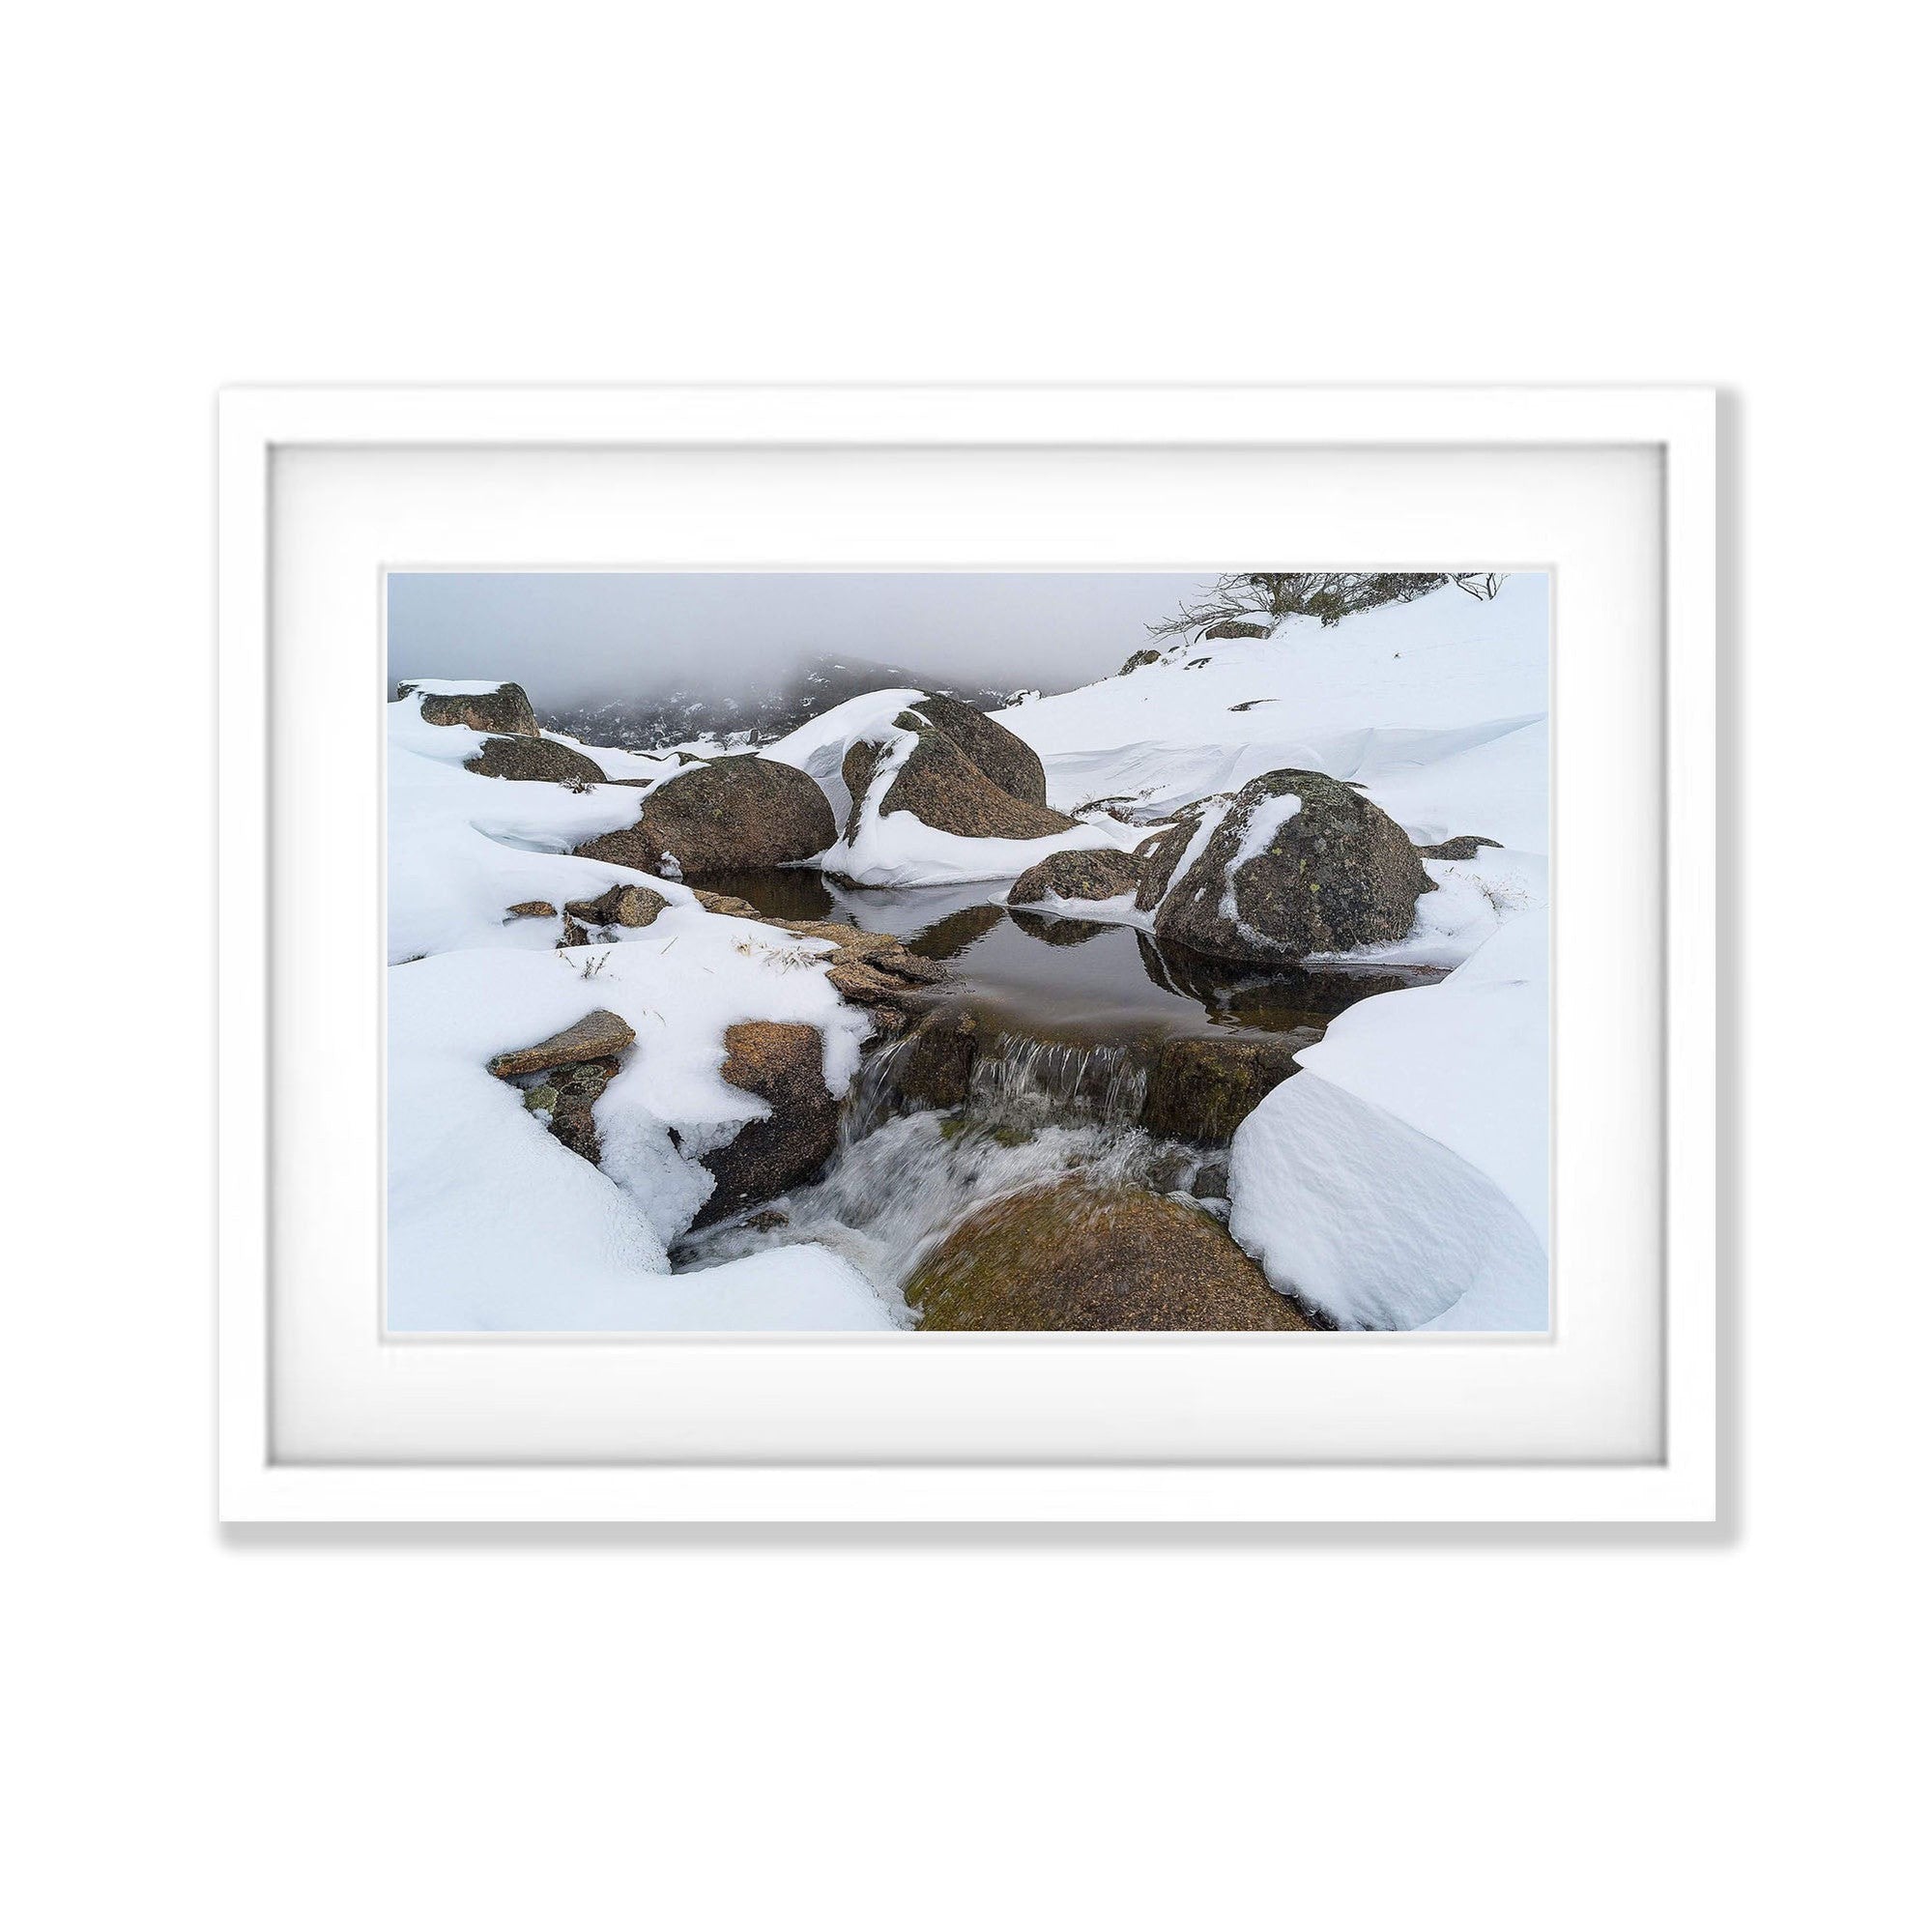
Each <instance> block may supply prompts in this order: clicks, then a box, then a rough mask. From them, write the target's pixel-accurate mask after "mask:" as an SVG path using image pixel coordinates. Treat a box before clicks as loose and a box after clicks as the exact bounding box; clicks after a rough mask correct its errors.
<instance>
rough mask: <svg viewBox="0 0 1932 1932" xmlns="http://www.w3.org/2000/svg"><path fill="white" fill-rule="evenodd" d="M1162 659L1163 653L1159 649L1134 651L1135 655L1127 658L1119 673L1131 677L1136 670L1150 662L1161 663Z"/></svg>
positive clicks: (1124, 676)
mask: <svg viewBox="0 0 1932 1932" xmlns="http://www.w3.org/2000/svg"><path fill="white" fill-rule="evenodd" d="M1160 661H1161V653H1160V652H1159V651H1158V650H1137V651H1136V652H1135V653H1134V655H1133V656H1132V657H1130V658H1129V659H1128V660H1127V662H1126V663H1125V664H1123V665H1122V666H1121V667H1120V672H1119V675H1120V676H1121V677H1122V678H1127V677H1131V676H1132V675H1133V674H1134V673H1135V672H1137V671H1139V670H1141V669H1143V668H1144V667H1145V666H1147V665H1149V664H1158V663H1160Z"/></svg>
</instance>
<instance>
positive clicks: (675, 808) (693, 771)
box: [577, 758, 838, 878]
mask: <svg viewBox="0 0 1932 1932" xmlns="http://www.w3.org/2000/svg"><path fill="white" fill-rule="evenodd" d="M837 837H838V827H837V826H836V825H835V824H834V823H833V822H832V808H831V807H830V806H829V805H828V804H826V802H825V794H824V793H822V792H821V791H820V790H819V788H818V786H817V785H816V784H815V783H814V782H813V781H812V780H811V779H810V778H809V777H808V776H807V775H806V774H805V773H804V772H802V771H800V770H798V769H797V768H796V766H794V765H790V764H779V763H778V762H777V761H776V760H775V759H768V758H720V759H715V760H713V761H712V762H711V763H710V764H694V765H690V766H687V767H686V768H685V769H684V770H682V771H680V772H678V775H677V776H676V777H675V778H670V779H667V780H666V781H665V782H664V783H663V784H662V785H660V786H658V788H657V789H656V790H655V791H653V792H650V793H647V794H646V796H645V798H644V801H643V803H642V804H641V805H640V807H639V808H638V819H637V823H636V824H634V825H630V826H626V827H625V828H624V829H623V830H621V831H617V832H606V833H605V834H604V835H603V836H602V837H601V838H595V839H592V840H591V842H590V843H589V844H588V845H583V846H579V847H578V848H577V855H578V857H580V858H595V859H602V860H604V861H605V862H606V863H608V864H611V865H627V866H631V867H633V868H634V869H635V870H637V871H639V872H649V873H657V874H659V875H660V876H663V877H666V878H671V877H688V876H690V875H691V874H693V873H697V874H704V873H707V872H735V871H739V870H742V869H746V868H750V867H757V866H767V865H791V864H793V863H795V862H796V861H797V860H799V859H806V858H811V857H812V856H813V855H814V854H815V853H817V852H822V851H824V849H825V848H826V847H827V846H828V845H830V844H831V843H832V842H833V840H834V839H836V838H837ZM673 866H675V867H676V872H675V873H674V872H673V871H672V870H671V867H673Z"/></svg>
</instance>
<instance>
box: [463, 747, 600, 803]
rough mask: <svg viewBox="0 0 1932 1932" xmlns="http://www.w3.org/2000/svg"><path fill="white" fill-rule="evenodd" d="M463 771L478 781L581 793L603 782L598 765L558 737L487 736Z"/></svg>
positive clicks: (467, 761)
mask: <svg viewBox="0 0 1932 1932" xmlns="http://www.w3.org/2000/svg"><path fill="white" fill-rule="evenodd" d="M463 769H464V770H465V771H474V772H476V774H477V776H478V777H481V778H518V779H524V780H526V781H530V780H536V781H547V782H549V783H550V784H552V785H574V786H576V787H577V788H578V789H579V790H580V791H581V790H582V789H583V788H584V787H585V786H587V785H601V784H602V783H603V782H604V767H603V766H602V765H601V764H597V762H596V761H595V760H594V759H590V758H586V757H585V756H584V754H583V753H582V752H581V751H578V750H577V749H576V748H575V747H574V746H573V745H567V744H564V743H563V742H562V740H561V739H559V738H545V737H519V736H514V735H510V736H503V737H487V738H485V739H484V740H483V742H482V745H481V748H480V749H479V750H478V751H477V752H476V756H475V757H473V758H470V759H467V760H465V762H464V764H463Z"/></svg>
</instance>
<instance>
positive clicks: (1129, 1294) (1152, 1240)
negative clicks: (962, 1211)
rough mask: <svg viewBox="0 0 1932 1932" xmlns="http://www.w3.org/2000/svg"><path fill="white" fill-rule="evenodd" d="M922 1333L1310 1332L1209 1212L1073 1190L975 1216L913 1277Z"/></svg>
mask: <svg viewBox="0 0 1932 1932" xmlns="http://www.w3.org/2000/svg"><path fill="white" fill-rule="evenodd" d="M906 1299H907V1301H908V1303H909V1304H910V1305H911V1306H912V1307H913V1308H914V1309H916V1310H917V1311H918V1312H919V1326H920V1327H921V1328H922V1329H967V1330H982V1331H983V1330H1013V1329H1129V1330H1141V1331H1170V1330H1176V1329H1186V1330H1201V1329H1267V1330H1290V1329H1307V1328H1311V1327H1312V1326H1313V1324H1312V1322H1310V1321H1309V1319H1308V1317H1307V1316H1306V1315H1304V1314H1303V1313H1302V1312H1301V1311H1300V1310H1299V1309H1297V1308H1296V1307H1295V1305H1294V1304H1293V1303H1292V1302H1290V1301H1288V1300H1287V1299H1286V1298H1285V1297H1283V1296H1282V1295H1279V1294H1277V1293H1276V1292H1275V1290H1274V1289H1273V1288H1271V1287H1270V1286H1269V1285H1268V1280H1267V1277H1266V1276H1265V1275H1263V1274H1262V1272H1261V1270H1260V1269H1259V1268H1258V1267H1257V1266H1256V1265H1255V1263H1254V1260H1253V1259H1252V1258H1251V1257H1250V1256H1249V1255H1248V1254H1245V1253H1243V1251H1242V1250H1241V1249H1240V1248H1239V1247H1237V1246H1236V1245H1235V1243H1234V1241H1233V1240H1232V1239H1231V1238H1230V1236H1229V1235H1228V1233H1227V1231H1226V1229H1225V1228H1224V1227H1223V1226H1221V1224H1220V1223H1219V1222H1218V1221H1216V1220H1215V1219H1214V1217H1213V1216H1212V1215H1210V1214H1208V1213H1207V1212H1206V1211H1205V1210H1203V1209H1200V1208H1197V1207H1190V1206H1187V1205H1184V1204H1183V1203H1181V1202H1179V1201H1174V1200H1169V1199H1168V1198H1167V1197H1166V1196H1164V1195H1156V1194H1149V1193H1147V1192H1146V1191H1145V1190H1144V1189H1140V1188H1131V1187H1118V1186H1106V1187H1096V1186H1091V1185H1089V1184H1087V1183H1086V1182H1083V1181H1080V1180H1064V1181H1059V1182H1056V1183H1054V1184H1053V1186H1051V1187H1046V1188H1039V1189H1036V1190H1034V1191H1033V1192H1032V1193H1030V1194H1024V1195H1019V1196H1016V1197H1013V1198H1011V1199H1008V1200H1002V1201H995V1203H994V1204H993V1205H992V1206H991V1207H986V1208H982V1209H981V1210H980V1211H979V1212H978V1213H976V1214H974V1215H971V1216H969V1217H968V1218H967V1219H966V1221H964V1222H962V1223H961V1224H960V1226H958V1227H956V1228H954V1229H953V1231H952V1232H951V1233H950V1234H949V1235H947V1236H946V1238H945V1239H944V1240H943V1241H942V1242H941V1243H940V1244H939V1246H938V1247H937V1249H935V1250H934V1251H933V1252H932V1253H931V1254H929V1255H927V1257H926V1258H925V1259H924V1260H923V1261H921V1262H920V1263H919V1265H918V1266H917V1267H916V1268H915V1269H914V1270H913V1271H912V1275H911V1278H910V1279H909V1280H908V1283H907V1284H906Z"/></svg>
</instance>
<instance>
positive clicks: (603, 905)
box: [563, 885, 665, 926]
mask: <svg viewBox="0 0 1932 1932" xmlns="http://www.w3.org/2000/svg"><path fill="white" fill-rule="evenodd" d="M664 905H665V902H664V900H663V899H662V898H661V897H660V896H659V895H658V894H657V893H655V892H653V891H651V889H650V887H649V886H648V885H613V886H612V887H611V888H610V890H609V891H607V892H603V893H600V894H599V895H598V896H597V897H596V898H595V899H571V900H568V901H566V902H565V904H564V907H563V909H564V911H566V912H567V913H569V915H570V916H571V917H572V918H573V919H581V920H582V921H583V923H584V924H585V925H587V926H648V925H649V924H650V922H651V921H652V920H653V919H655V918H656V917H657V915H658V914H659V913H660V912H662V911H663V910H664Z"/></svg>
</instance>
